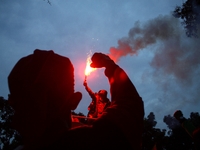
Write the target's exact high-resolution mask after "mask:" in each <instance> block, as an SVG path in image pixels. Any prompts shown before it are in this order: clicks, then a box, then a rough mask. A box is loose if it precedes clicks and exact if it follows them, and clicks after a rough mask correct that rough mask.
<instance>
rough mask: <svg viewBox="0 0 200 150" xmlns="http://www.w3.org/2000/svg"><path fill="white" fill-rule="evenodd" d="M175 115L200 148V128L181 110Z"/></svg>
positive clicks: (196, 146)
mask: <svg viewBox="0 0 200 150" xmlns="http://www.w3.org/2000/svg"><path fill="white" fill-rule="evenodd" d="M174 117H175V118H176V119H177V120H178V121H179V123H180V124H181V126H182V127H183V129H184V130H185V131H186V132H187V133H188V134H189V135H190V137H191V138H192V139H193V141H194V142H195V148H196V149H200V128H196V127H195V126H194V125H193V124H192V122H191V121H189V120H188V119H186V118H185V117H184V116H183V113H182V111H181V110H177V111H176V112H175V113H174Z"/></svg>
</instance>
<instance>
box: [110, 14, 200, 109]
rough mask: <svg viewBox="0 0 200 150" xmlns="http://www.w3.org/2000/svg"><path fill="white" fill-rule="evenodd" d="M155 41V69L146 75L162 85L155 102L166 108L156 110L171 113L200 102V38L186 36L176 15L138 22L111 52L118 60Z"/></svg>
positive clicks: (152, 64)
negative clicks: (143, 22) (142, 22)
mask: <svg viewBox="0 0 200 150" xmlns="http://www.w3.org/2000/svg"><path fill="white" fill-rule="evenodd" d="M199 29H200V28H199ZM197 34H198V35H200V34H199V33H197ZM199 37H200V36H199ZM151 45H154V48H153V49H152V50H151V51H152V52H153V54H154V56H153V59H152V60H151V63H150V66H151V67H152V68H153V71H150V74H148V75H146V76H148V78H151V79H152V80H153V81H154V82H155V83H156V85H157V86H158V91H157V94H158V95H156V97H158V101H154V103H156V104H160V105H162V110H160V107H159V106H160V105H159V106H158V107H156V108H154V110H155V111H157V113H158V112H159V111H165V113H171V112H173V111H174V110H176V109H184V108H185V109H186V108H187V106H188V107H189V105H188V104H193V105H199V101H200V99H199V97H200V91H199V90H200V80H199V74H200V59H199V56H200V39H199V38H188V37H186V35H185V31H184V30H183V27H182V26H181V24H180V22H179V20H178V19H176V18H174V17H173V16H171V15H169V16H158V17H157V18H155V19H152V20H149V21H148V22H146V23H145V24H142V25H141V24H140V23H139V22H136V23H135V26H134V27H133V28H131V29H130V31H129V34H128V36H127V37H124V38H122V39H120V40H119V41H118V46H117V47H111V48H110V51H109V54H108V55H109V56H110V57H111V58H112V59H113V60H114V61H115V62H117V61H119V60H120V58H122V57H125V56H127V55H136V54H138V53H139V51H140V50H143V49H145V50H148V47H150V46H151ZM152 86H153V85H152ZM158 92H160V93H158ZM159 99H161V101H159Z"/></svg>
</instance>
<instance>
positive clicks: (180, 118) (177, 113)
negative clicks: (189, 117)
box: [174, 110, 184, 122]
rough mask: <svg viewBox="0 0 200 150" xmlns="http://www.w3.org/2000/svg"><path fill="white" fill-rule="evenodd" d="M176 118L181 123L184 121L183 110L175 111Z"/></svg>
mask: <svg viewBox="0 0 200 150" xmlns="http://www.w3.org/2000/svg"><path fill="white" fill-rule="evenodd" d="M174 117H175V118H176V119H177V120H178V121H179V122H181V121H182V120H183V119H184V117H183V113H182V111H181V110H177V111H175V113H174Z"/></svg>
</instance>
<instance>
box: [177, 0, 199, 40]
mask: <svg viewBox="0 0 200 150" xmlns="http://www.w3.org/2000/svg"><path fill="white" fill-rule="evenodd" d="M173 16H174V17H176V18H180V19H181V20H182V24H183V26H184V28H185V29H186V35H187V36H188V37H198V36H197V31H198V26H199V25H200V0H187V1H186V2H185V3H183V4H182V7H181V6H176V8H175V10H174V12H173Z"/></svg>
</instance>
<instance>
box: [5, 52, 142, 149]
mask: <svg viewBox="0 0 200 150" xmlns="http://www.w3.org/2000/svg"><path fill="white" fill-rule="evenodd" d="M91 67H95V68H102V67H105V68H106V69H105V75H106V76H107V77H108V79H109V83H110V94H111V100H112V104H111V105H110V106H109V107H108V108H107V109H106V110H105V111H104V112H103V114H102V116H101V117H99V118H98V119H96V120H95V121H94V123H93V125H92V126H85V127H79V128H73V129H70V128H71V110H74V109H76V107H77V105H78V103H79V102H80V100H81V96H82V95H81V93H80V92H74V69H73V65H72V63H71V62H70V60H69V59H68V58H67V57H63V56H60V55H58V54H55V53H54V52H53V51H41V50H35V51H34V54H31V55H29V56H27V57H24V58H22V59H20V60H19V61H18V62H17V64H16V65H15V66H14V68H13V69H12V71H11V73H10V75H9V77H8V85H9V90H10V97H9V102H10V104H11V105H12V107H13V108H14V110H15V114H14V118H13V127H14V128H15V129H17V130H18V131H19V133H20V134H21V136H22V138H23V144H24V149H42V150H44V149H54V150H55V149H122V148H123V149H140V145H141V135H142V128H143V117H144V107H143V101H142V99H141V97H140V96H139V94H138V92H137V90H136V89H135V87H134V85H133V84H132V82H131V81H130V79H129V78H128V76H127V74H126V73H125V72H124V71H123V70H122V69H121V68H120V67H119V66H118V65H116V64H115V63H114V62H113V61H112V60H111V59H110V58H109V57H108V56H107V55H104V54H102V53H95V54H94V55H93V56H92V64H91Z"/></svg>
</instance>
